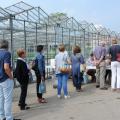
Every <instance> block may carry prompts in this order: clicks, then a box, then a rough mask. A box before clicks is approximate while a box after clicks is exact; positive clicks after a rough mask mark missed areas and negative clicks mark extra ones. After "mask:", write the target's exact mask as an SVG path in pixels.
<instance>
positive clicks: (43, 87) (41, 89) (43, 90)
mask: <svg viewBox="0 0 120 120" xmlns="http://www.w3.org/2000/svg"><path fill="white" fill-rule="evenodd" d="M39 93H46V84H45V82H44V81H43V80H42V81H41V83H40V84H39Z"/></svg>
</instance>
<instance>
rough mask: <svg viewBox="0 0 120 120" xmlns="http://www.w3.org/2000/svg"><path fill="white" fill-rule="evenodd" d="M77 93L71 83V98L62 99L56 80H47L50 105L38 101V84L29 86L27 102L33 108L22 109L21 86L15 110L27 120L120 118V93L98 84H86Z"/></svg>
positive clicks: (15, 113)
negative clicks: (57, 93) (55, 86)
mask: <svg viewBox="0 0 120 120" xmlns="http://www.w3.org/2000/svg"><path fill="white" fill-rule="evenodd" d="M83 90H84V92H82V93H77V92H76V91H75V89H74V88H73V86H72V82H71V81H70V82H69V92H70V96H71V97H70V98H69V99H67V100H65V99H64V98H62V99H58V98H57V96H56V90H55V89H53V88H52V83H51V82H48V83H47V93H46V94H45V96H44V97H45V98H47V100H48V103H47V104H39V103H37V98H36V91H35V84H32V85H29V90H28V97H27V103H28V104H29V105H30V107H31V109H30V110H27V111H20V110H19V108H18V106H17V104H18V99H19V94H18V93H19V91H20V89H19V88H16V89H15V91H14V102H13V112H14V116H15V117H16V118H22V119H23V120H120V93H117V92H111V90H110V89H109V90H107V91H105V90H99V89H98V88H97V89H96V88H95V84H87V85H84V86H83Z"/></svg>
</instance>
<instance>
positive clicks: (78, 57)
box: [71, 46, 84, 92]
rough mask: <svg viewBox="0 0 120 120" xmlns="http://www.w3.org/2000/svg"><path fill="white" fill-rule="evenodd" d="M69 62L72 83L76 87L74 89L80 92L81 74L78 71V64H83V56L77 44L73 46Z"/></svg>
mask: <svg viewBox="0 0 120 120" xmlns="http://www.w3.org/2000/svg"><path fill="white" fill-rule="evenodd" d="M71 62H72V78H73V84H74V86H75V87H76V91H77V92H80V91H82V89H81V83H82V76H81V73H80V65H81V64H84V58H83V56H82V54H81V49H80V47H79V46H75V47H74V49H73V55H72V56H71Z"/></svg>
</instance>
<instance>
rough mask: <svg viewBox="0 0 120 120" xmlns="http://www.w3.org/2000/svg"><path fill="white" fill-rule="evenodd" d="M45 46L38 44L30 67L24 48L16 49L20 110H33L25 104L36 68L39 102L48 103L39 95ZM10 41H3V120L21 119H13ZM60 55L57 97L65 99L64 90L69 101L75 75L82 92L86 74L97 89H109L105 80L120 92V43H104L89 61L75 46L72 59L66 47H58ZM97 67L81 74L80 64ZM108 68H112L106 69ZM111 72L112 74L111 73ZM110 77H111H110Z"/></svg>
mask: <svg viewBox="0 0 120 120" xmlns="http://www.w3.org/2000/svg"><path fill="white" fill-rule="evenodd" d="M43 47H44V46H43V45H38V46H37V49H36V53H37V54H36V56H35V59H34V64H32V65H31V66H28V65H27V63H26V61H25V58H26V51H25V50H24V49H22V48H20V49H18V50H17V55H18V58H17V62H16V68H15V71H14V74H15V75H14V76H15V77H16V78H17V81H18V82H19V83H20V88H21V94H20V98H19V101H18V106H19V107H20V110H27V109H30V107H29V106H28V105H27V103H26V97H27V89H28V83H29V73H30V70H31V69H33V70H34V71H35V75H36V96H37V99H38V102H39V103H47V100H46V99H45V98H43V93H42V92H39V86H40V84H41V83H42V81H44V82H45V56H44V54H43ZM8 49H9V44H8V41H6V40H2V41H0V119H1V120H20V119H13V116H12V111H11V109H12V98H13V96H12V95H13V87H14V81H13V74H12V67H11V53H10V52H9V51H8ZM58 50H59V52H58V53H57V55H56V56H55V74H56V77H57V81H58V83H57V97H58V98H62V93H61V90H62V88H63V91H64V98H65V99H68V98H69V97H70V96H69V94H68V86H67V84H68V79H69V76H70V75H71V73H72V81H73V86H74V87H75V89H76V91H77V92H81V91H83V90H82V87H81V85H82V82H83V79H84V77H83V75H84V73H86V74H87V75H90V76H91V81H92V82H96V88H100V90H107V89H108V86H107V85H106V79H107V78H109V81H110V79H111V89H112V91H116V90H117V91H120V74H119V72H120V45H118V44H117V40H116V39H114V40H112V45H111V46H110V47H109V48H108V49H107V48H106V46H105V43H104V42H101V43H100V45H98V46H96V47H95V49H94V51H93V52H92V53H91V54H90V58H89V59H88V60H86V62H85V59H84V56H83V55H82V53H81V48H80V46H78V45H75V46H74V47H73V53H72V55H70V56H69V54H68V52H67V51H66V49H65V46H64V45H63V44H61V45H59V47H58ZM85 64H86V66H94V67H95V69H87V67H85V69H84V70H83V71H81V65H84V66H85ZM108 66H109V69H107V67H108ZM111 73H112V74H111ZM108 76H109V77H108Z"/></svg>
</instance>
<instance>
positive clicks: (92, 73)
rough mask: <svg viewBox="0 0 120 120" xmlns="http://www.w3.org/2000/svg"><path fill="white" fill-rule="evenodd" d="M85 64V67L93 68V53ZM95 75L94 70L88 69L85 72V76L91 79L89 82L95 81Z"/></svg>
mask: <svg viewBox="0 0 120 120" xmlns="http://www.w3.org/2000/svg"><path fill="white" fill-rule="evenodd" d="M86 64H87V66H95V64H94V55H93V53H91V54H90V58H89V59H88V60H87V62H86ZM95 73H96V70H95V69H88V70H87V74H88V75H90V76H91V77H92V80H91V82H95V81H96V77H95Z"/></svg>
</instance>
